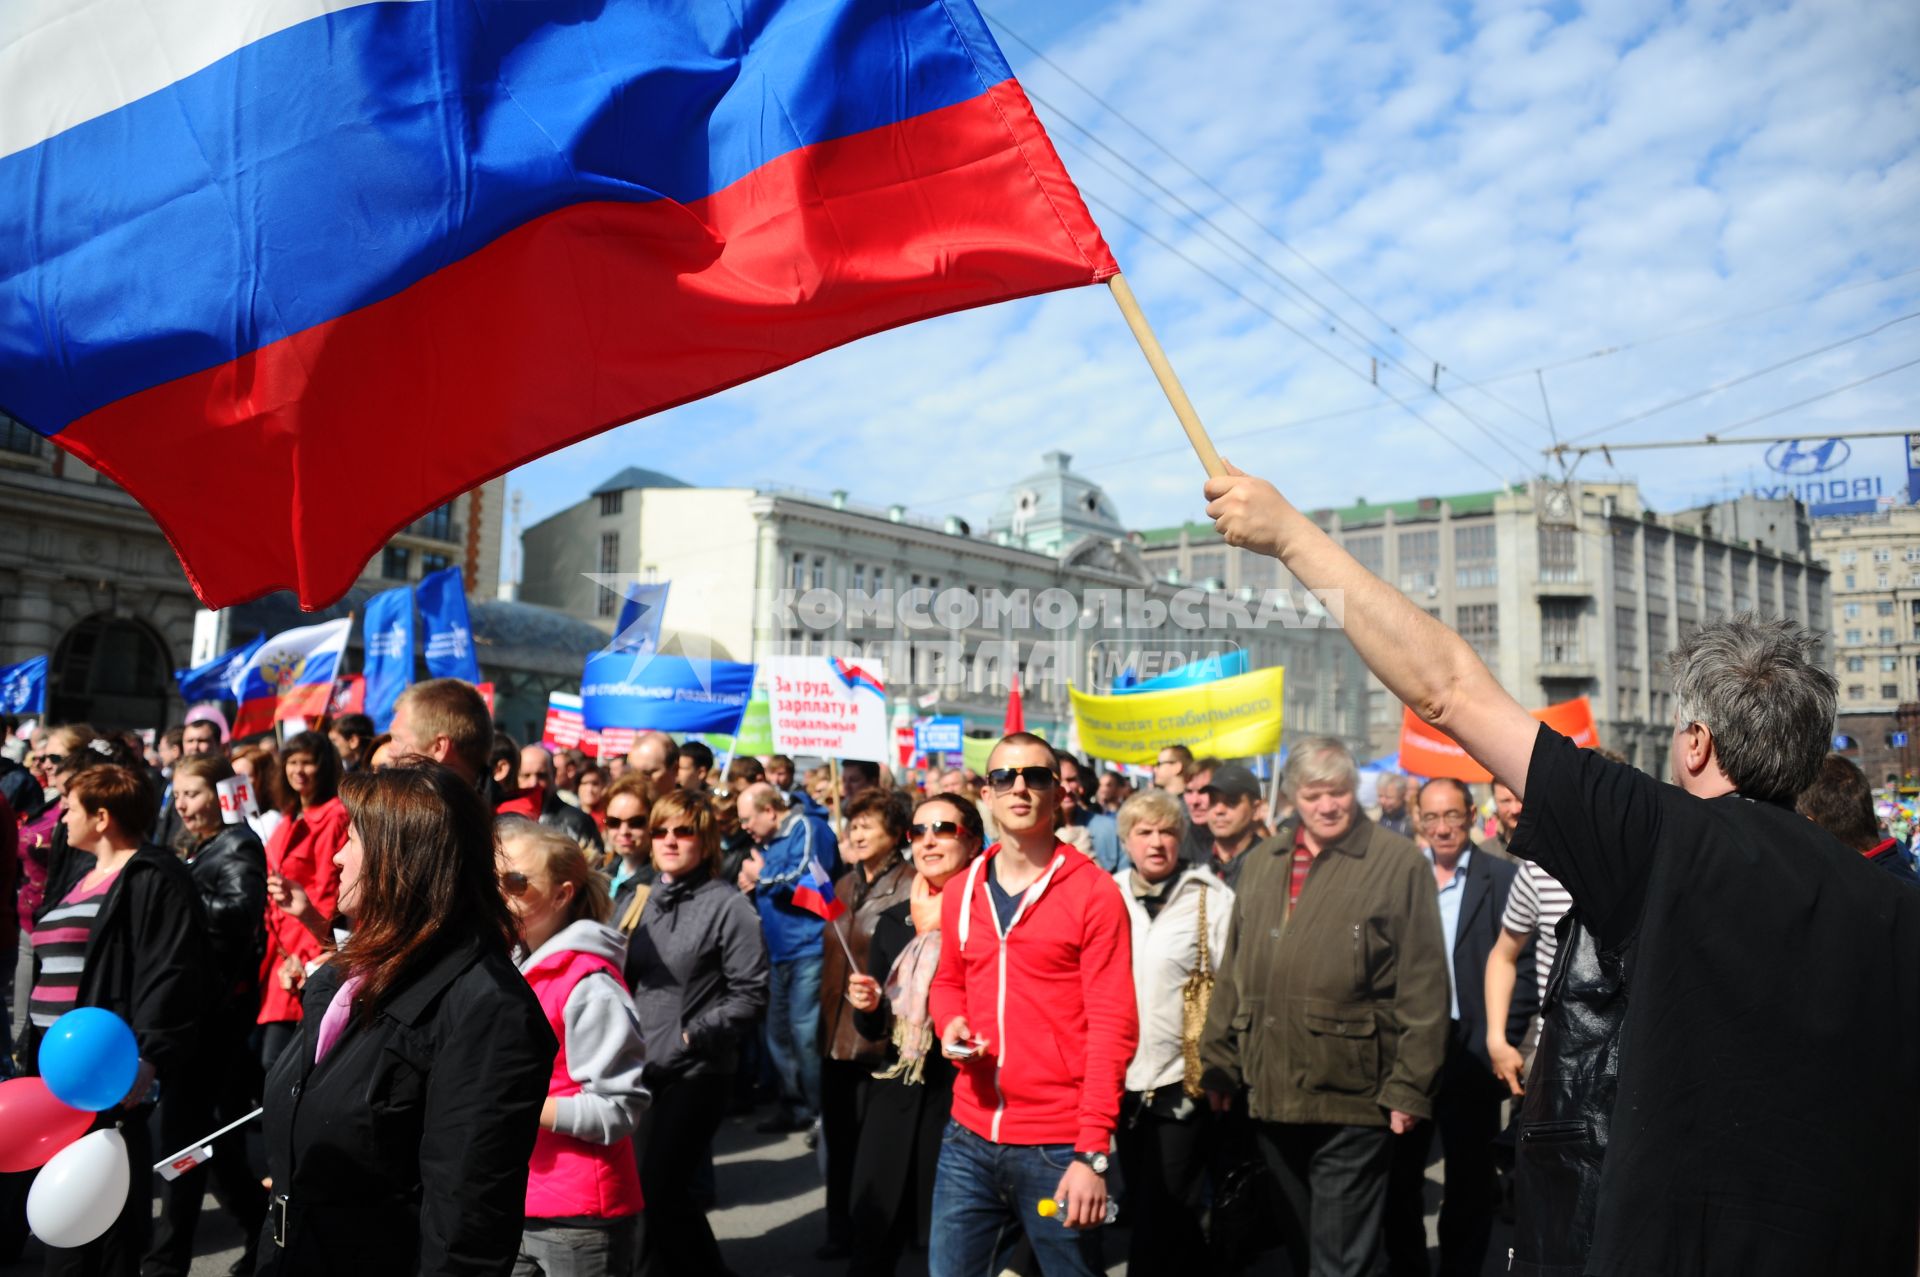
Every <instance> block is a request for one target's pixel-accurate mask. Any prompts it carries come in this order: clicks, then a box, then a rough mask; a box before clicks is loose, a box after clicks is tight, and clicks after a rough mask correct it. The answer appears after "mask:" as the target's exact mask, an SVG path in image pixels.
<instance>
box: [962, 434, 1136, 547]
mask: <svg viewBox="0 0 1920 1277" xmlns="http://www.w3.org/2000/svg"><path fill="white" fill-rule="evenodd" d="M1040 460H1041V463H1042V465H1043V467H1044V468H1043V469H1041V470H1039V471H1036V472H1035V473H1033V474H1030V475H1028V476H1026V477H1025V478H1023V479H1021V480H1020V481H1019V482H1018V483H1016V484H1014V485H1013V486H1012V487H1011V488H1009V489H1008V490H1007V493H1006V495H1005V496H1004V497H1003V498H1002V499H1001V501H1000V505H999V508H998V509H996V510H995V511H994V515H993V521H992V523H990V524H989V525H988V531H989V532H990V533H1001V532H1004V533H1006V534H1007V536H1008V538H1009V540H1010V541H1011V542H1012V543H1013V544H1015V545H1021V546H1025V547H1026V548H1027V549H1029V550H1037V551H1039V552H1041V553H1043V554H1058V553H1060V551H1061V550H1062V549H1063V548H1064V547H1066V546H1069V545H1072V544H1074V543H1075V542H1077V541H1079V540H1081V539H1082V538H1084V537H1088V536H1098V537H1103V538H1105V537H1124V536H1126V529H1125V528H1124V527H1122V526H1121V523H1120V517H1119V515H1118V514H1117V513H1116V512H1115V511H1114V508H1113V502H1112V501H1111V500H1109V499H1108V497H1107V494H1106V493H1105V492H1104V491H1103V490H1102V489H1101V487H1100V485H1099V484H1097V483H1095V482H1093V481H1092V480H1091V479H1087V478H1084V477H1082V476H1080V475H1077V474H1075V473H1073V470H1072V468H1071V467H1072V464H1073V458H1072V457H1071V456H1070V455H1069V454H1067V453H1064V452H1060V451H1058V450H1055V451H1053V452H1049V453H1047V454H1045V455H1044V456H1042V457H1041V458H1040Z"/></svg>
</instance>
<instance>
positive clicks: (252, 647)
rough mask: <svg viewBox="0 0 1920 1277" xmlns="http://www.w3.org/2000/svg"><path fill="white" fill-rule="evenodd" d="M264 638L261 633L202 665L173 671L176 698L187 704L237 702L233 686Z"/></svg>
mask: <svg viewBox="0 0 1920 1277" xmlns="http://www.w3.org/2000/svg"><path fill="white" fill-rule="evenodd" d="M266 641H267V636H266V635H264V634H262V635H260V636H259V637H257V638H255V639H254V640H253V642H251V643H249V644H247V645H246V646H245V647H236V648H234V649H233V650H232V651H229V652H222V653H220V655H218V656H216V657H214V658H213V659H212V660H210V661H208V662H207V663H206V664H205V665H196V666H194V667H193V668H192V669H190V670H175V671H174V672H173V681H174V683H175V684H176V685H178V686H179V688H180V699H181V700H183V701H185V702H186V703H187V704H189V705H202V704H205V703H206V702H208V701H238V700H239V699H240V691H239V689H238V688H237V687H235V686H234V685H235V684H236V683H238V682H239V681H240V675H241V674H242V673H243V672H245V670H246V668H247V662H248V661H251V660H252V659H253V654H254V653H255V652H258V651H259V650H260V645H261V644H263V643H265V642H266Z"/></svg>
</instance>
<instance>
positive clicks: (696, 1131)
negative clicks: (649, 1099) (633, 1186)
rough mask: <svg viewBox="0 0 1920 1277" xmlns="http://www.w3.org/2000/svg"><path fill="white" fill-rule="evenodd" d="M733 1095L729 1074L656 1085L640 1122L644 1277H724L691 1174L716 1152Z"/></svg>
mask: <svg viewBox="0 0 1920 1277" xmlns="http://www.w3.org/2000/svg"><path fill="white" fill-rule="evenodd" d="M732 1093H733V1075H732V1074H731V1073H708V1074H696V1075H695V1076H693V1077H686V1078H681V1079H679V1080H678V1081H674V1082H669V1083H667V1084H665V1085H663V1086H660V1087H658V1088H657V1089H655V1091H654V1092H653V1103H652V1104H651V1105H649V1106H648V1107H647V1110H646V1113H645V1115H644V1116H642V1118H641V1119H640V1137H639V1139H638V1141H637V1143H638V1146H639V1154H638V1156H639V1160H640V1191H641V1193H642V1195H643V1196H644V1197H645V1198H646V1202H647V1224H646V1235H645V1237H644V1238H643V1239H642V1242H641V1250H640V1267H639V1272H640V1274H641V1277H680V1274H683V1273H687V1274H690V1273H713V1274H716V1275H717V1274H721V1273H724V1272H726V1271H727V1268H726V1265H725V1264H723V1263H722V1262H721V1261H720V1245H719V1243H718V1242H716V1241H714V1239H713V1228H712V1226H711V1225H709V1224H708V1223H707V1212H706V1211H705V1210H704V1209H703V1208H702V1207H701V1206H700V1205H699V1203H698V1202H697V1201H696V1200H695V1199H694V1176H695V1173H696V1172H697V1171H698V1170H699V1168H700V1167H701V1166H702V1165H703V1164H705V1162H706V1160H707V1159H708V1158H709V1157H711V1156H712V1154H713V1137H714V1134H715V1132H717V1131H718V1130H719V1129H720V1120H721V1119H722V1118H723V1117H725V1116H726V1113H727V1099H728V1097H729V1096H730V1095H731V1094H732Z"/></svg>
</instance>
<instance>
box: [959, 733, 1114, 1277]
mask: <svg viewBox="0 0 1920 1277" xmlns="http://www.w3.org/2000/svg"><path fill="white" fill-rule="evenodd" d="M987 767H988V770H987V784H988V789H989V792H990V794H991V802H992V804H993V818H994V822H995V824H996V825H997V826H998V828H999V830H1000V841H999V842H998V843H997V844H995V845H994V846H992V847H990V848H988V849H987V852H986V854H985V855H983V856H981V857H980V858H979V859H977V860H975V861H974V863H973V866H972V867H971V868H970V869H969V870H968V871H967V874H966V876H965V878H964V879H961V880H959V882H960V888H961V889H960V890H958V891H955V890H953V889H952V885H951V884H950V885H949V888H948V890H947V891H946V892H944V893H943V896H944V898H943V900H942V901H941V921H940V965H939V969H938V970H937V972H936V973H935V975H934V978H933V987H932V991H931V993H930V994H929V998H928V1004H929V1009H930V1011H931V1014H932V1019H933V1024H934V1026H935V1027H936V1029H937V1030H938V1032H939V1034H940V1047H941V1050H942V1052H944V1053H945V1055H946V1056H947V1058H948V1059H951V1060H954V1061H956V1062H957V1063H958V1064H959V1077H958V1079H957V1080H956V1081H955V1082H954V1086H953V1120H952V1122H951V1123H950V1124H949V1126H948V1132H947V1136H946V1138H945V1139H944V1140H943V1141H942V1142H941V1147H940V1162H939V1167H938V1170H937V1172H936V1174H935V1177H934V1187H933V1235H932V1237H931V1239H930V1247H929V1254H928V1269H929V1271H930V1273H931V1274H932V1277H958V1275H959V1274H972V1273H983V1272H998V1271H1000V1269H1001V1268H1002V1267H1003V1266H1004V1263H1003V1262H994V1261H996V1260H998V1261H1004V1259H1005V1258H1006V1256H1005V1254H1004V1253H1003V1252H1004V1251H1005V1250H1007V1249H1009V1248H1010V1247H1011V1245H1012V1243H1013V1242H1014V1241H1015V1240H1016V1239H1017V1238H1018V1236H1019V1233H1018V1232H1016V1231H1015V1230H1014V1229H1013V1228H1010V1227H1008V1225H1010V1224H1013V1223H1015V1222H1017V1223H1018V1225H1019V1227H1020V1229H1022V1230H1024V1231H1025V1233H1026V1236H1027V1239H1028V1240H1029V1242H1030V1243H1031V1244H1032V1246H1033V1250H1034V1254H1035V1257H1036V1258H1038V1260H1039V1261H1040V1267H1041V1270H1042V1271H1044V1272H1045V1273H1046V1274H1047V1277H1056V1275H1057V1274H1086V1275H1091V1274H1096V1273H1102V1272H1105V1271H1106V1267H1105V1265H1104V1264H1103V1263H1102V1262H1101V1255H1100V1251H1101V1246H1100V1234H1099V1233H1098V1232H1097V1231H1095V1230H1096V1229H1098V1227H1099V1226H1100V1225H1101V1224H1102V1223H1104V1222H1105V1220H1106V1213H1107V1180H1106V1176H1107V1167H1108V1158H1109V1157H1110V1156H1111V1155H1112V1152H1113V1130H1114V1124H1115V1122H1116V1121H1117V1120H1118V1119H1119V1115H1120V1095H1121V1091H1122V1089H1123V1087H1124V1086H1125V1082H1126V1072H1127V1063H1128V1061H1130V1060H1131V1059H1132V1058H1133V1052H1134V1047H1135V1046H1136V1045H1137V1044H1138V1042H1139V1037H1140V1025H1139V1019H1138V1013H1137V1011H1136V1009H1135V1001H1134V992H1133V950H1132V928H1131V925H1130V924H1129V922H1128V919H1127V906H1126V902H1125V901H1124V900H1123V899H1121V896H1120V889H1119V887H1117V886H1116V885H1115V884H1114V881H1113V878H1112V877H1111V876H1110V875H1108V874H1106V873H1104V872H1103V871H1102V870H1101V869H1100V866H1099V865H1098V864H1096V863H1094V862H1093V861H1092V860H1091V859H1089V858H1088V857H1087V856H1086V855H1084V854H1083V853H1081V852H1080V851H1078V850H1077V849H1075V848H1074V847H1072V846H1071V845H1069V844H1067V843H1063V842H1061V841H1059V839H1058V838H1056V837H1055V836H1054V808H1055V804H1056V802H1057V798H1058V793H1059V785H1060V770H1059V764H1058V762H1057V760H1056V759H1055V757H1054V752H1053V749H1052V747H1051V746H1049V745H1048V744H1047V743H1046V742H1045V741H1043V740H1041V739H1040V738H1039V737H1037V736H1032V735H1029V734H1027V733H1026V732H1015V733H1013V734H1012V735H1010V736H1007V737H1005V738H1003V739H1002V740H1001V741H1000V743H999V744H998V745H996V746H994V750H993V755H992V757H991V758H989V759H988V764H987ZM1043 1201H1047V1202H1051V1203H1055V1204H1056V1206H1055V1207H1052V1208H1049V1209H1050V1214H1048V1215H1045V1216H1043V1215H1042V1214H1041V1213H1040V1211H1039V1209H1038V1208H1039V1207H1040V1204H1041V1203H1042V1202H1043ZM990 1264H991V1266H990Z"/></svg>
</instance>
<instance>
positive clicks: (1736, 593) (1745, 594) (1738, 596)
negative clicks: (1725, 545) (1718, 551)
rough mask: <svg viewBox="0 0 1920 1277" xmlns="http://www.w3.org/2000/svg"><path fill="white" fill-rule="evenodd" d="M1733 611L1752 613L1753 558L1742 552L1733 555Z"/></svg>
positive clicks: (1737, 551) (1738, 551)
mask: <svg viewBox="0 0 1920 1277" xmlns="http://www.w3.org/2000/svg"><path fill="white" fill-rule="evenodd" d="M1732 566H1733V610H1734V611H1736V612H1751V611H1753V556H1752V555H1751V554H1748V553H1747V552H1746V551H1744V550H1736V551H1734V554H1733V565H1732Z"/></svg>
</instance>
